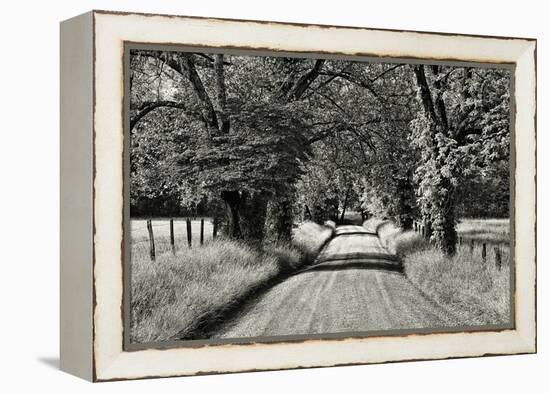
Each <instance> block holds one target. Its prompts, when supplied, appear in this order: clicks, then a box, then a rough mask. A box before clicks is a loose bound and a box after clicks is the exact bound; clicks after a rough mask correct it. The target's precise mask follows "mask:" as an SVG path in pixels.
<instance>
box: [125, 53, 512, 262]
mask: <svg viewBox="0 0 550 393" xmlns="http://www.w3.org/2000/svg"><path fill="white" fill-rule="evenodd" d="M130 60H131V62H130V64H131V74H130V84H131V86H130V87H131V97H130V119H129V124H130V129H131V152H130V154H131V159H130V163H131V164H130V166H131V176H130V179H131V186H130V197H131V201H130V202H131V213H132V215H134V216H137V215H189V214H210V215H214V216H215V217H216V219H217V220H218V221H219V222H220V223H221V224H223V225H222V226H223V228H224V232H225V233H226V235H227V236H229V237H235V238H244V239H246V240H249V241H250V242H256V241H263V240H264V239H265V238H266V237H267V238H269V239H273V240H287V239H289V238H290V232H291V228H292V225H294V224H295V223H296V222H298V221H299V220H302V219H310V220H314V221H316V222H319V223H322V222H323V221H325V220H328V219H332V220H334V221H339V220H343V219H344V216H345V212H346V211H350V210H361V211H362V213H363V215H364V216H368V215H378V216H383V217H387V218H389V219H392V220H394V221H396V222H397V223H398V224H399V226H401V227H402V228H410V227H411V226H412V223H413V220H415V219H421V220H423V221H424V222H425V223H426V225H427V227H428V228H430V229H431V230H430V231H428V235H429V236H430V237H431V238H432V240H433V241H434V243H435V244H437V245H438V247H440V248H441V249H442V250H444V251H446V252H447V253H449V254H452V253H453V252H454V247H455V246H454V245H455V242H456V232H455V229H454V228H455V221H456V218H457V217H458V216H459V215H460V216H482V215H494V216H507V215H508V199H509V172H508V171H507V168H508V163H509V143H510V133H509V99H510V91H509V86H510V73H509V72H508V71H506V70H502V69H487V68H475V67H449V66H424V65H415V66H410V65H405V64H385V63H366V62H350V61H340V60H315V59H298V58H288V57H252V56H248V57H247V56H232V55H219V54H203V53H186V52H158V51H132V53H131V59H130Z"/></svg>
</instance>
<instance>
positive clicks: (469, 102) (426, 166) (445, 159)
mask: <svg viewBox="0 0 550 393" xmlns="http://www.w3.org/2000/svg"><path fill="white" fill-rule="evenodd" d="M428 69H429V70H430V74H427V73H426V72H425V70H426V67H425V66H423V65H415V66H413V71H414V75H415V81H416V84H417V90H418V94H417V97H418V101H419V104H420V105H421V108H422V111H421V112H420V113H419V115H418V116H417V117H416V118H415V119H414V120H413V121H412V122H411V129H412V135H411V137H412V138H411V142H413V143H414V144H415V145H416V146H417V147H418V149H419V152H420V163H419V165H418V168H417V170H416V178H417V181H418V197H419V203H420V206H421V211H422V216H423V217H424V220H425V221H426V223H427V224H428V228H430V231H428V234H429V235H430V236H431V239H432V240H433V242H434V244H435V245H436V246H438V247H439V248H440V249H441V250H443V251H444V252H445V253H447V254H454V252H455V250H456V229H455V222H456V216H455V205H456V197H457V195H456V190H457V186H458V185H459V184H460V182H461V180H462V178H463V177H464V175H465V174H467V173H468V172H469V171H471V170H472V169H471V167H472V166H476V165H479V164H481V165H483V164H486V163H487V160H489V161H490V160H492V159H494V158H495V157H497V156H499V157H501V156H505V155H506V149H507V146H508V143H507V140H508V138H509V117H508V116H509V110H508V105H509V104H508V102H509V74H508V73H507V72H505V71H502V70H494V69H476V70H474V69H472V68H469V67H454V68H451V67H442V66H429V67H428ZM474 153H479V154H480V155H479V156H478V157H479V158H476V156H475V155H474Z"/></svg>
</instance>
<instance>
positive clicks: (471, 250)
mask: <svg viewBox="0 0 550 393" xmlns="http://www.w3.org/2000/svg"><path fill="white" fill-rule="evenodd" d="M474 245H475V244H474V239H471V240H470V254H473V253H474Z"/></svg>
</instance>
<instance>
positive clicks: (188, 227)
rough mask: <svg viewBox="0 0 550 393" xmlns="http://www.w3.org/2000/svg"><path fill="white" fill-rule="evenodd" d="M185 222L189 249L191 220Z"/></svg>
mask: <svg viewBox="0 0 550 393" xmlns="http://www.w3.org/2000/svg"><path fill="white" fill-rule="evenodd" d="M185 222H186V223H187V245H188V246H189V248H191V242H192V239H193V237H192V233H191V220H190V219H189V218H188V219H186V220H185Z"/></svg>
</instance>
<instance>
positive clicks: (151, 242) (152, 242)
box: [147, 220, 156, 261]
mask: <svg viewBox="0 0 550 393" xmlns="http://www.w3.org/2000/svg"><path fill="white" fill-rule="evenodd" d="M147 232H149V255H150V256H151V260H152V261H154V260H155V259H156V258H155V236H154V235H153V224H152V223H151V220H147Z"/></svg>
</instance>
